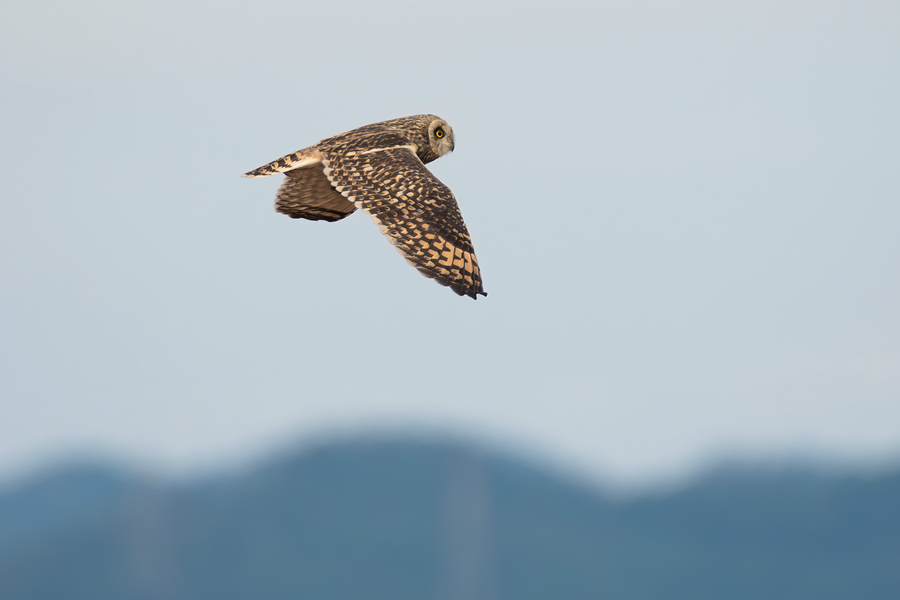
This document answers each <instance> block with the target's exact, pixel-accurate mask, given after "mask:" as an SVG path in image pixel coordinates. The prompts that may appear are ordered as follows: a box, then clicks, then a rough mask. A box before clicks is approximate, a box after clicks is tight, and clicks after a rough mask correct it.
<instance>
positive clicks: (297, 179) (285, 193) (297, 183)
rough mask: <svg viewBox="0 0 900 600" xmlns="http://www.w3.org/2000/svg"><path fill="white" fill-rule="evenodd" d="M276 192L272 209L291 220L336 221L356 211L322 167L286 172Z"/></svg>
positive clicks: (317, 165)
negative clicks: (336, 189)
mask: <svg viewBox="0 0 900 600" xmlns="http://www.w3.org/2000/svg"><path fill="white" fill-rule="evenodd" d="M284 175H285V177H284V181H283V182H282V183H281V187H279V188H278V193H277V194H276V195H275V210H276V211H278V212H280V213H282V214H285V215H287V216H289V217H291V218H292V219H309V220H310V221H339V220H340V219H343V218H344V217H346V216H348V215H350V214H351V213H353V212H354V211H355V210H356V206H354V205H353V203H352V202H350V201H349V200H347V199H346V198H344V197H343V196H342V195H340V194H339V193H338V192H337V191H335V189H334V187H332V185H331V182H330V181H328V179H327V178H326V177H325V173H323V172H322V164H321V163H319V164H315V165H312V166H311V167H305V168H302V169H294V170H292V171H287V172H286V173H285V174H284Z"/></svg>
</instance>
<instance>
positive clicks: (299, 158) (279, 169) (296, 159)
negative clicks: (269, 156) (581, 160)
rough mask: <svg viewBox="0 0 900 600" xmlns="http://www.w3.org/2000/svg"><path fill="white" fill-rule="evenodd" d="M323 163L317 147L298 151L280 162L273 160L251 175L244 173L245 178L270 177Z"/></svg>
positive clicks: (254, 170) (251, 172)
mask: <svg viewBox="0 0 900 600" xmlns="http://www.w3.org/2000/svg"><path fill="white" fill-rule="evenodd" d="M321 162H322V153H321V152H320V151H319V150H318V148H316V147H315V146H310V147H309V148H304V149H303V150H297V151H296V152H293V153H291V154H288V155H286V156H282V157H281V158H279V159H278V160H273V161H272V162H270V163H269V164H267V165H263V166H261V167H259V168H257V169H253V170H252V171H250V172H249V173H244V175H243V176H244V177H268V176H269V175H274V174H275V173H284V172H285V171H291V170H293V169H302V168H303V167H310V166H312V165H315V164H318V163H321Z"/></svg>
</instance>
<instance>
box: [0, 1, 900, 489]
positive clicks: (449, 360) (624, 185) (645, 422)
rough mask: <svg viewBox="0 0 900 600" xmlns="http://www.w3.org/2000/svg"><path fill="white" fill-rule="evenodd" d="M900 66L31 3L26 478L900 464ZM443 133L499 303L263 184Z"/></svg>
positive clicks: (777, 10)
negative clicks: (893, 460)
mask: <svg viewBox="0 0 900 600" xmlns="http://www.w3.org/2000/svg"><path fill="white" fill-rule="evenodd" d="M625 4H627V6H622V5H625ZM898 31H900V5H898V4H897V3H896V2H859V1H854V2H830V3H826V2H793V1H790V0H788V1H778V2H774V1H773V2H758V1H753V2H719V3H716V2H700V1H697V2H685V3H672V2H657V1H639V2H628V3H624V2H621V3H620V2H616V3H604V2H595V1H591V2H583V3H580V2H570V1H566V0H563V1H554V2H522V1H510V2H474V1H467V0H462V1H461V0H452V1H450V0H448V1H438V2H415V1H413V0H407V1H403V0H396V1H394V2H375V1H357V2H350V1H332V2H316V3H312V2H310V3H304V2H301V1H296V0H294V1H291V2H285V1H274V2H267V3H264V4H260V3H257V2H254V3H249V2H248V3H245V4H241V3H237V2H231V1H216V2H213V1H207V2H186V1H185V0H178V1H162V2H159V1H157V2H122V1H120V0H116V1H112V0H110V1H98V0H95V1H90V2H71V1H67V2H40V1H35V0H28V1H27V2H26V1H20V0H13V1H12V2H6V3H4V8H3V19H2V20H0V98H2V101H0V103H2V108H3V110H2V111H0V152H2V163H0V164H2V165H3V167H2V169H3V173H2V175H3V176H2V178H0V341H2V343H0V478H2V477H8V476H10V475H11V474H12V473H15V472H17V471H20V470H22V469H25V468H29V467H30V466H31V465H34V464H37V463H40V462H43V461H46V460H50V459H52V458H53V457H55V456H59V455H64V454H65V453H68V452H71V451H73V450H85V449H87V450H95V451H100V452H107V453H110V454H114V455H119V456H125V457H128V458H130V459H133V460H137V461H141V462H143V463H145V464H149V465H155V466H157V467H162V468H166V469H174V470H180V471H185V470H191V469H196V468H203V467H208V466H211V465H216V464H224V463H227V462H228V461H231V460H235V459H238V458H240V457H242V456H247V455H250V454H253V453H258V452H263V451H265V450H266V449H267V448H271V447H274V446H277V445H279V444H285V443H288V442H289V441H290V440H294V439H298V438H302V437H303V436H310V435H320V434H321V432H322V431H343V430H348V429H349V430H356V429H367V428H372V427H376V428H380V427H408V428H412V429H416V428H418V427H425V428H438V429H443V428H446V429H450V430H453V431H457V432H463V433H468V434H472V435H476V436H483V437H487V438H491V439H496V438H499V439H502V440H504V441H506V442H508V443H512V444H517V445H519V446H521V447H523V448H525V449H528V450H529V451H532V452H535V453H539V454H540V453H545V454H548V455H549V456H551V457H552V458H553V459H554V460H559V461H562V462H564V463H567V464H570V465H572V466H573V467H575V468H578V469H586V470H588V471H589V472H592V473H596V474H601V475H606V476H612V477H616V478H619V479H621V480H641V479H646V478H652V477H656V476H659V475H661V474H666V473H671V472H676V471H678V470H680V469H684V468H686V467H688V466H690V465H692V464H696V462H697V461H702V460H707V459H710V458H711V457H715V456H718V455H721V454H722V453H734V452H737V453H750V454H763V455H770V454H778V453H780V452H785V451H810V452H820V453H825V454H829V455H834V456H838V457H845V458H860V457H862V458H878V457H885V456H891V455H897V454H898V453H900V310H898V308H900V175H898V173H900V168H898V165H900V144H898V139H900V110H898V107H900V43H898ZM423 112H430V113H435V114H437V115H440V116H441V117H443V118H444V119H446V120H447V121H449V122H450V124H451V125H452V126H453V128H454V131H455V133H456V151H455V152H454V153H453V154H452V155H449V156H447V157H444V158H442V159H440V160H439V161H437V162H435V163H432V165H431V168H432V170H433V171H434V172H435V174H436V175H437V176H438V177H439V178H441V180H442V181H444V182H445V183H446V184H447V185H449V186H450V187H451V188H452V189H453V190H454V192H455V194H456V196H457V198H458V200H459V203H460V206H461V207H462V211H463V214H464V216H465V218H466V221H467V223H468V226H469V231H470V232H471V234H472V237H473V239H474V242H475V248H476V251H477V253H478V257H479V261H480V263H481V266H482V272H483V275H484V283H485V289H486V290H487V292H488V293H489V296H488V297H487V298H481V299H479V300H478V301H477V302H475V301H472V300H470V299H468V298H460V297H457V296H456V295H455V294H453V293H452V292H451V291H450V290H449V289H447V288H443V287H441V286H439V285H437V284H435V283H434V282H432V281H429V280H426V279H425V278H423V277H421V276H419V275H418V274H417V273H416V272H415V271H414V270H413V269H412V268H410V267H409V266H408V265H407V264H406V263H405V262H404V261H403V260H402V259H401V258H400V257H399V256H398V255H397V253H396V251H395V250H394V249H393V248H392V247H391V246H390V244H388V243H387V242H386V241H385V240H384V239H383V237H382V236H381V234H380V233H379V231H378V229H377V228H376V227H374V226H373V224H372V222H371V220H370V219H369V218H368V217H367V216H366V215H364V214H362V213H357V214H354V215H353V216H352V217H350V218H348V219H346V220H345V221H341V222H339V223H333V224H328V223H323V222H319V223H313V222H306V221H294V220H292V219H289V218H287V217H285V216H283V215H279V214H276V213H275V212H274V210H273V207H272V204H273V199H274V192H275V189H276V188H277V186H278V184H279V179H280V177H274V178H271V179H256V180H247V179H241V177H240V175H241V174H242V173H244V172H246V171H248V170H250V169H253V168H255V167H258V166H259V165H262V164H264V163H266V162H268V161H270V160H273V159H275V158H278V157H279V156H281V155H283V154H286V153H288V152H292V151H294V150H297V149H299V148H302V147H305V146H307V145H309V144H312V143H314V142H316V141H318V140H320V139H322V138H323V137H327V136H329V135H333V134H336V133H339V132H342V131H346V130H348V129H352V128H354V127H357V126H360V125H364V124H366V123H370V122H373V121H378V120H383V119H388V118H394V117H399V116H404V115H409V114H416V113H423Z"/></svg>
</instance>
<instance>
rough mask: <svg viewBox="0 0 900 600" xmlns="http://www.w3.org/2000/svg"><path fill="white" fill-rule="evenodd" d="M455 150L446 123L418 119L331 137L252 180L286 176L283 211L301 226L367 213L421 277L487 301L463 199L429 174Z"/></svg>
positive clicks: (278, 204) (279, 203) (279, 204)
mask: <svg viewBox="0 0 900 600" xmlns="http://www.w3.org/2000/svg"><path fill="white" fill-rule="evenodd" d="M453 147H454V142H453V130H452V129H451V128H450V126H449V125H448V124H447V123H446V122H445V121H443V120H442V119H439V118H438V117H436V116H434V115H416V116H413V117H404V118H401V119H394V120H391V121H383V122H381V123H373V124H372V125H366V126H365V127H360V128H359V129H354V130H353V131H348V132H347V133H343V134H341V135H337V136H334V137H330V138H327V139H325V140H322V141H321V142H319V143H318V144H315V145H314V146H310V147H309V148H304V149H303V150H298V151H297V152H294V153H293V154H288V155H287V156H284V157H282V158H279V159H278V160H276V161H273V162H271V163H269V164H267V165H264V166H262V167H259V168H258V169H255V170H253V171H250V172H249V173H247V174H246V175H244V177H264V176H267V175H274V174H275V173H285V175H286V177H285V180H284V182H283V183H282V184H281V187H280V188H279V189H278V194H277V196H276V199H275V209H276V210H277V211H278V212H280V213H284V214H286V215H288V216H290V217H293V218H295V219H309V220H312V221H319V220H324V221H337V220H339V219H343V218H344V217H346V216H347V215H349V214H350V213H352V212H353V211H354V210H356V209H357V208H360V209H362V210H364V211H365V212H367V213H368V214H369V215H370V216H371V217H372V219H373V220H374V221H375V223H376V224H377V225H378V226H379V227H380V228H381V231H382V233H384V234H385V235H386V236H387V237H388V239H389V240H390V241H391V243H392V244H394V246H395V247H396V248H397V250H399V251H400V253H401V254H402V255H403V256H404V258H406V260H407V261H408V262H409V263H410V264H412V265H413V266H414V267H416V269H418V270H419V272H420V273H422V274H423V275H425V276H426V277H431V278H433V279H435V280H436V281H437V282H438V283H440V284H441V285H446V286H449V287H450V288H451V289H452V290H453V291H454V292H456V293H457V294H459V295H461V296H462V295H465V296H469V297H471V298H476V297H477V295H478V294H481V295H483V296H487V294H486V293H485V291H484V288H483V287H482V283H481V271H480V270H479V268H478V260H477V259H476V258H475V250H474V249H473V248H472V240H471V238H470V237H469V232H468V230H467V229H466V224H465V223H464V222H463V219H462V215H461V214H460V212H459V206H458V205H457V203H456V198H455V197H454V196H453V192H451V191H450V188H448V187H447V186H445V185H444V184H443V183H441V182H440V181H439V180H438V178H437V177H435V176H434V175H433V174H432V173H431V171H429V170H428V169H427V168H426V167H425V164H426V163H428V162H431V161H432V160H435V159H436V158H439V157H440V156H443V155H444V154H447V153H448V152H451V151H452V150H453Z"/></svg>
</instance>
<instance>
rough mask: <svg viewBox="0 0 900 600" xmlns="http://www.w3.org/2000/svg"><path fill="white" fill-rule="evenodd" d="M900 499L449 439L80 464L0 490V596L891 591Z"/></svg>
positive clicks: (869, 489)
mask: <svg viewBox="0 0 900 600" xmlns="http://www.w3.org/2000/svg"><path fill="white" fill-rule="evenodd" d="M898 507H900V474H898V473H893V474H886V475H881V476H877V477H861V476H846V475H845V476H836V475H823V474H817V473H814V472H811V471H805V470H802V469H793V470H780V471H779V470H746V469H745V470H740V469H731V470H723V471H719V472H716V473H713V474H710V475H709V476H707V477H705V478H703V479H701V480H699V481H697V482H695V483H693V484H691V485H687V486H686V487H684V488H683V489H680V490H677V491H672V492H669V493H666V494H652V495H645V496H642V497H637V498H630V499H618V500H616V499H611V498H607V497H604V496H603V495H602V494H600V493H598V492H597V491H596V490H594V489H592V488H589V487H587V486H581V485H578V484H577V483H574V482H572V481H571V480H569V479H564V478H561V477H558V476H556V475H555V474H553V473H550V472H546V471H543V470H541V469H538V468H535V467H533V466H529V465H528V464H526V463H524V462H521V461H518V460H516V459H513V458H510V457H507V456H498V455H495V454H492V453H489V452H485V451H482V450H479V449H477V448H473V447H469V446H467V445H464V444H457V443H449V442H447V443H443V442H442V443H437V442H435V443H423V442H417V441H386V440H366V441H355V442H341V443H333V444H327V445H322V446H320V447H317V448H314V449H308V450H305V451H303V452H299V453H296V454H293V455H290V456H285V457H282V458H281V459H279V460H274V461H271V462H269V463H267V464H265V465H262V466H260V467H258V468H256V469H254V470H251V471H249V472H247V473H243V474H241V475H232V476H222V477H217V478H210V479H206V480H198V481H194V482H188V483H179V484H174V483H166V482H154V481H149V480H146V479H142V478H140V477H137V476H134V475H131V474H129V473H125V472H121V471H116V470H113V469H104V468H101V467H92V468H86V467H80V468H72V469H67V470H62V471H59V472H56V473H54V474H50V475H46V476H44V477H41V478H38V479H37V480H35V481H32V482H30V483H27V484H23V485H21V486H19V487H17V488H15V489H8V490H7V491H5V492H4V493H2V494H0V598H3V599H4V600H25V599H27V600H39V599H41V600H42V599H48V600H50V599H52V600H61V599H72V600H80V599H90V600H105V599H109V600H124V599H136V600H156V599H159V600H163V599H165V600H174V599H197V598H215V599H217V600H230V599H235V600H237V599H250V598H252V599H259V600H264V599H282V598H304V599H323V600H325V599H328V600H344V599H347V600H349V599H354V600H356V599H371V600H381V599H384V600H388V599H390V600H406V599H410V600H412V599H417V600H418V599H435V600H442V599H446V600H456V599H466V600H479V599H495V600H499V599H506V598H509V599H516V600H529V599H535V600H537V599H539V598H540V599H545V598H566V599H585V600H588V599H590V600H596V599H598V598H615V599H623V600H624V599H650V598H652V599H656V600H658V599H691V600H701V599H707V598H708V599H710V600H712V599H716V600H721V599H744V598H746V599H748V600H749V599H754V600H757V599H760V598H766V599H770V600H774V599H781V598H784V599H791V600H802V599H807V598H809V599H812V598H816V599H830V598H834V599H838V598H848V599H849V598H853V599H866V598H872V599H875V598H878V599H883V598H897V597H900V511H898V510H897V509H898Z"/></svg>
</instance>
